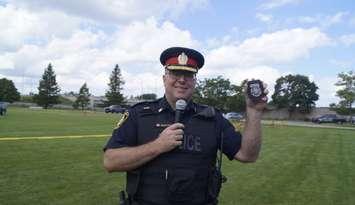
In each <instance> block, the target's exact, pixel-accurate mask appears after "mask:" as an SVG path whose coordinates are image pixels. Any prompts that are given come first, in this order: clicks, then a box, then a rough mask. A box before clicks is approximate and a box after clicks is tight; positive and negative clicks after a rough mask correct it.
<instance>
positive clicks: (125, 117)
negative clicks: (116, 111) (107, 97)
mask: <svg viewBox="0 0 355 205" xmlns="http://www.w3.org/2000/svg"><path fill="white" fill-rule="evenodd" d="M128 117H129V112H128V111H125V112H124V113H123V115H122V117H121V119H120V121H118V123H117V125H116V128H115V129H118V128H120V127H121V125H122V124H123V123H124V122H125V121H126V120H127V119H128Z"/></svg>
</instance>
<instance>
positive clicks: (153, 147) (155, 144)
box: [149, 138, 161, 156]
mask: <svg viewBox="0 0 355 205" xmlns="http://www.w3.org/2000/svg"><path fill="white" fill-rule="evenodd" d="M157 139H158V138H157ZM157 139H155V140H153V141H152V142H150V143H149V145H150V146H149V147H150V153H151V154H152V155H155V156H156V155H159V154H161V149H160V148H159V147H160V146H159V141H157Z"/></svg>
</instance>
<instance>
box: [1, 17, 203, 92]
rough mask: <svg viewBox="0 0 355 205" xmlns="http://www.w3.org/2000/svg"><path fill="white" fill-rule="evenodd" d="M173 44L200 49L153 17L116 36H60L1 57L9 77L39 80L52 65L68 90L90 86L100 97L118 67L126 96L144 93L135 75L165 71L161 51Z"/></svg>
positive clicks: (85, 33)
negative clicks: (85, 83) (50, 64)
mask: <svg viewBox="0 0 355 205" xmlns="http://www.w3.org/2000/svg"><path fill="white" fill-rule="evenodd" d="M173 45H180V46H188V47H195V48H198V47H199V45H198V42H197V41H195V40H193V39H192V36H191V34H190V33H189V32H188V31H184V30H180V29H178V28H177V27H176V26H175V25H174V24H173V23H171V22H169V21H165V22H163V23H162V24H159V23H158V22H157V20H156V19H154V18H149V19H147V20H146V21H143V22H139V21H137V22H133V23H131V24H129V25H127V26H125V27H121V28H120V29H117V30H116V31H115V32H113V33H112V34H110V35H108V34H106V33H103V32H92V31H87V30H76V31H74V32H73V33H72V35H71V36H70V37H69V38H59V37H55V36H54V37H52V38H51V39H50V40H49V41H48V42H47V43H45V44H43V45H42V44H41V45H33V44H24V45H22V46H21V47H20V49H18V50H16V51H14V52H7V53H6V55H5V54H1V53H0V63H1V62H3V64H0V68H1V67H6V68H7V67H9V66H12V68H11V69H12V70H11V71H9V72H10V74H9V76H12V77H16V76H25V77H26V78H33V79H37V80H38V79H39V77H40V76H41V75H42V74H43V71H44V69H45V68H46V67H47V65H48V64H49V63H52V65H53V67H54V70H55V72H56V74H57V77H58V82H59V84H60V85H61V87H62V90H63V91H72V90H73V91H75V88H77V89H79V88H80V86H81V85H82V84H83V83H84V82H87V83H88V87H89V88H90V91H91V92H92V93H93V94H97V95H100V94H103V93H104V92H105V88H106V86H107V82H106V81H107V80H108V77H109V74H110V73H111V71H112V69H113V67H114V66H115V64H118V65H119V66H120V67H121V70H122V73H123V74H124V75H123V77H124V79H125V80H126V82H127V83H126V85H125V88H126V89H125V90H124V93H125V94H130V95H131V94H141V93H140V92H141V91H142V89H136V86H137V84H136V83H132V82H136V80H133V79H134V77H137V76H142V79H149V78H148V77H151V76H153V75H156V73H159V72H161V70H162V67H161V65H159V55H160V52H161V51H162V50H163V49H165V48H167V47H169V46H173ZM5 60H6V61H5ZM7 69H8V68H7ZM143 73H144V74H143ZM130 76H132V77H130ZM144 76H148V77H144ZM126 77H127V79H126ZM103 79H107V80H106V81H103ZM151 79H152V78H151ZM142 81H143V80H142ZM142 81H140V83H141V82H142ZM18 82H20V83H22V81H18ZM144 82H145V88H147V89H152V91H154V89H155V88H156V82H154V81H144ZM93 85H95V86H94V87H92V88H91V87H90V86H93ZM138 85H139V84H138ZM31 86H33V85H31ZM20 87H22V86H20ZM69 89H70V90H69ZM32 90H33V89H32ZM155 90H156V89H155ZM144 91H146V89H145V90H144ZM152 91H151V92H152Z"/></svg>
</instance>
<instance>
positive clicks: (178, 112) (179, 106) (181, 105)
mask: <svg viewBox="0 0 355 205" xmlns="http://www.w3.org/2000/svg"><path fill="white" fill-rule="evenodd" d="M185 108H186V101H185V100H183V99H179V100H177V101H176V103H175V122H180V120H181V119H180V118H181V116H182V114H183V113H184V110H185Z"/></svg>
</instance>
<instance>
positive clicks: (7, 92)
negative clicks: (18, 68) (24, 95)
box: [0, 78, 20, 103]
mask: <svg viewBox="0 0 355 205" xmlns="http://www.w3.org/2000/svg"><path fill="white" fill-rule="evenodd" d="M16 100H20V93H19V92H18V91H17V88H16V87H15V84H14V83H13V82H12V80H8V79H6V78H2V79H0V101H5V102H10V103H12V102H14V101H16Z"/></svg>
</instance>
